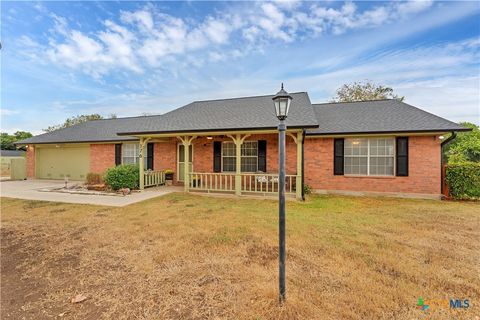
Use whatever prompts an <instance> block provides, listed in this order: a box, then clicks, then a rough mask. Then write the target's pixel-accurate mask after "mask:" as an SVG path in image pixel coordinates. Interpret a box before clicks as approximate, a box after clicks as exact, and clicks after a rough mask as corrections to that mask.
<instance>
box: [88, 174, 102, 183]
mask: <svg viewBox="0 0 480 320" xmlns="http://www.w3.org/2000/svg"><path fill="white" fill-rule="evenodd" d="M85 183H86V184H87V185H94V184H102V183H103V178H102V175H101V174H99V173H93V172H89V173H88V174H87V179H86V182H85Z"/></svg>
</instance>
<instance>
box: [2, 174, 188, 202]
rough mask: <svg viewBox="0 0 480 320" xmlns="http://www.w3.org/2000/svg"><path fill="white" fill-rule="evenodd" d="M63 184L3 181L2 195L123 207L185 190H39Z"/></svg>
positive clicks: (163, 188) (164, 188) (173, 188)
mask: <svg viewBox="0 0 480 320" xmlns="http://www.w3.org/2000/svg"><path fill="white" fill-rule="evenodd" d="M69 183H70V184H72V183H75V182H74V181H70V182H69ZM63 185H64V182H63V181H60V180H23V181H1V182H0V196H1V197H9V198H18V199H27V200H43V201H54V202H67V203H82V204H95V205H102V206H114V207H123V206H126V205H129V204H132V203H136V202H140V201H143V200H147V199H150V198H155V197H158V196H162V195H166V194H169V193H172V192H177V191H183V188H178V187H165V186H162V187H157V188H148V189H145V190H144V191H142V192H134V193H132V194H129V195H127V196H109V195H86V194H70V193H60V192H45V191H39V190H40V189H45V188H51V187H61V186H63Z"/></svg>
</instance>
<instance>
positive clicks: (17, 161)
mask: <svg viewBox="0 0 480 320" xmlns="http://www.w3.org/2000/svg"><path fill="white" fill-rule="evenodd" d="M25 179H27V161H26V159H25V158H12V159H11V160H10V180H25Z"/></svg>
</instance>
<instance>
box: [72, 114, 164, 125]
mask: <svg viewBox="0 0 480 320" xmlns="http://www.w3.org/2000/svg"><path fill="white" fill-rule="evenodd" d="M163 115H164V114H151V115H145V116H130V117H116V118H106V119H92V120H88V121H84V122H80V123H86V122H92V121H103V120H122V119H133V118H148V117H158V116H163ZM77 124H79V123H77Z"/></svg>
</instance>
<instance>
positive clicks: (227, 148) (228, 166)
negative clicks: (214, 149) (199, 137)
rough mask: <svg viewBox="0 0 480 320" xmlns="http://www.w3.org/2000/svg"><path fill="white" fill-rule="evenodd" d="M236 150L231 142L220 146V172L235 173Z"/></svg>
mask: <svg viewBox="0 0 480 320" xmlns="http://www.w3.org/2000/svg"><path fill="white" fill-rule="evenodd" d="M235 155H236V148H235V144H234V143H233V142H224V143H223V145H222V171H228V172H231V171H233V172H235V171H236V162H235V158H236V156H235Z"/></svg>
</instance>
